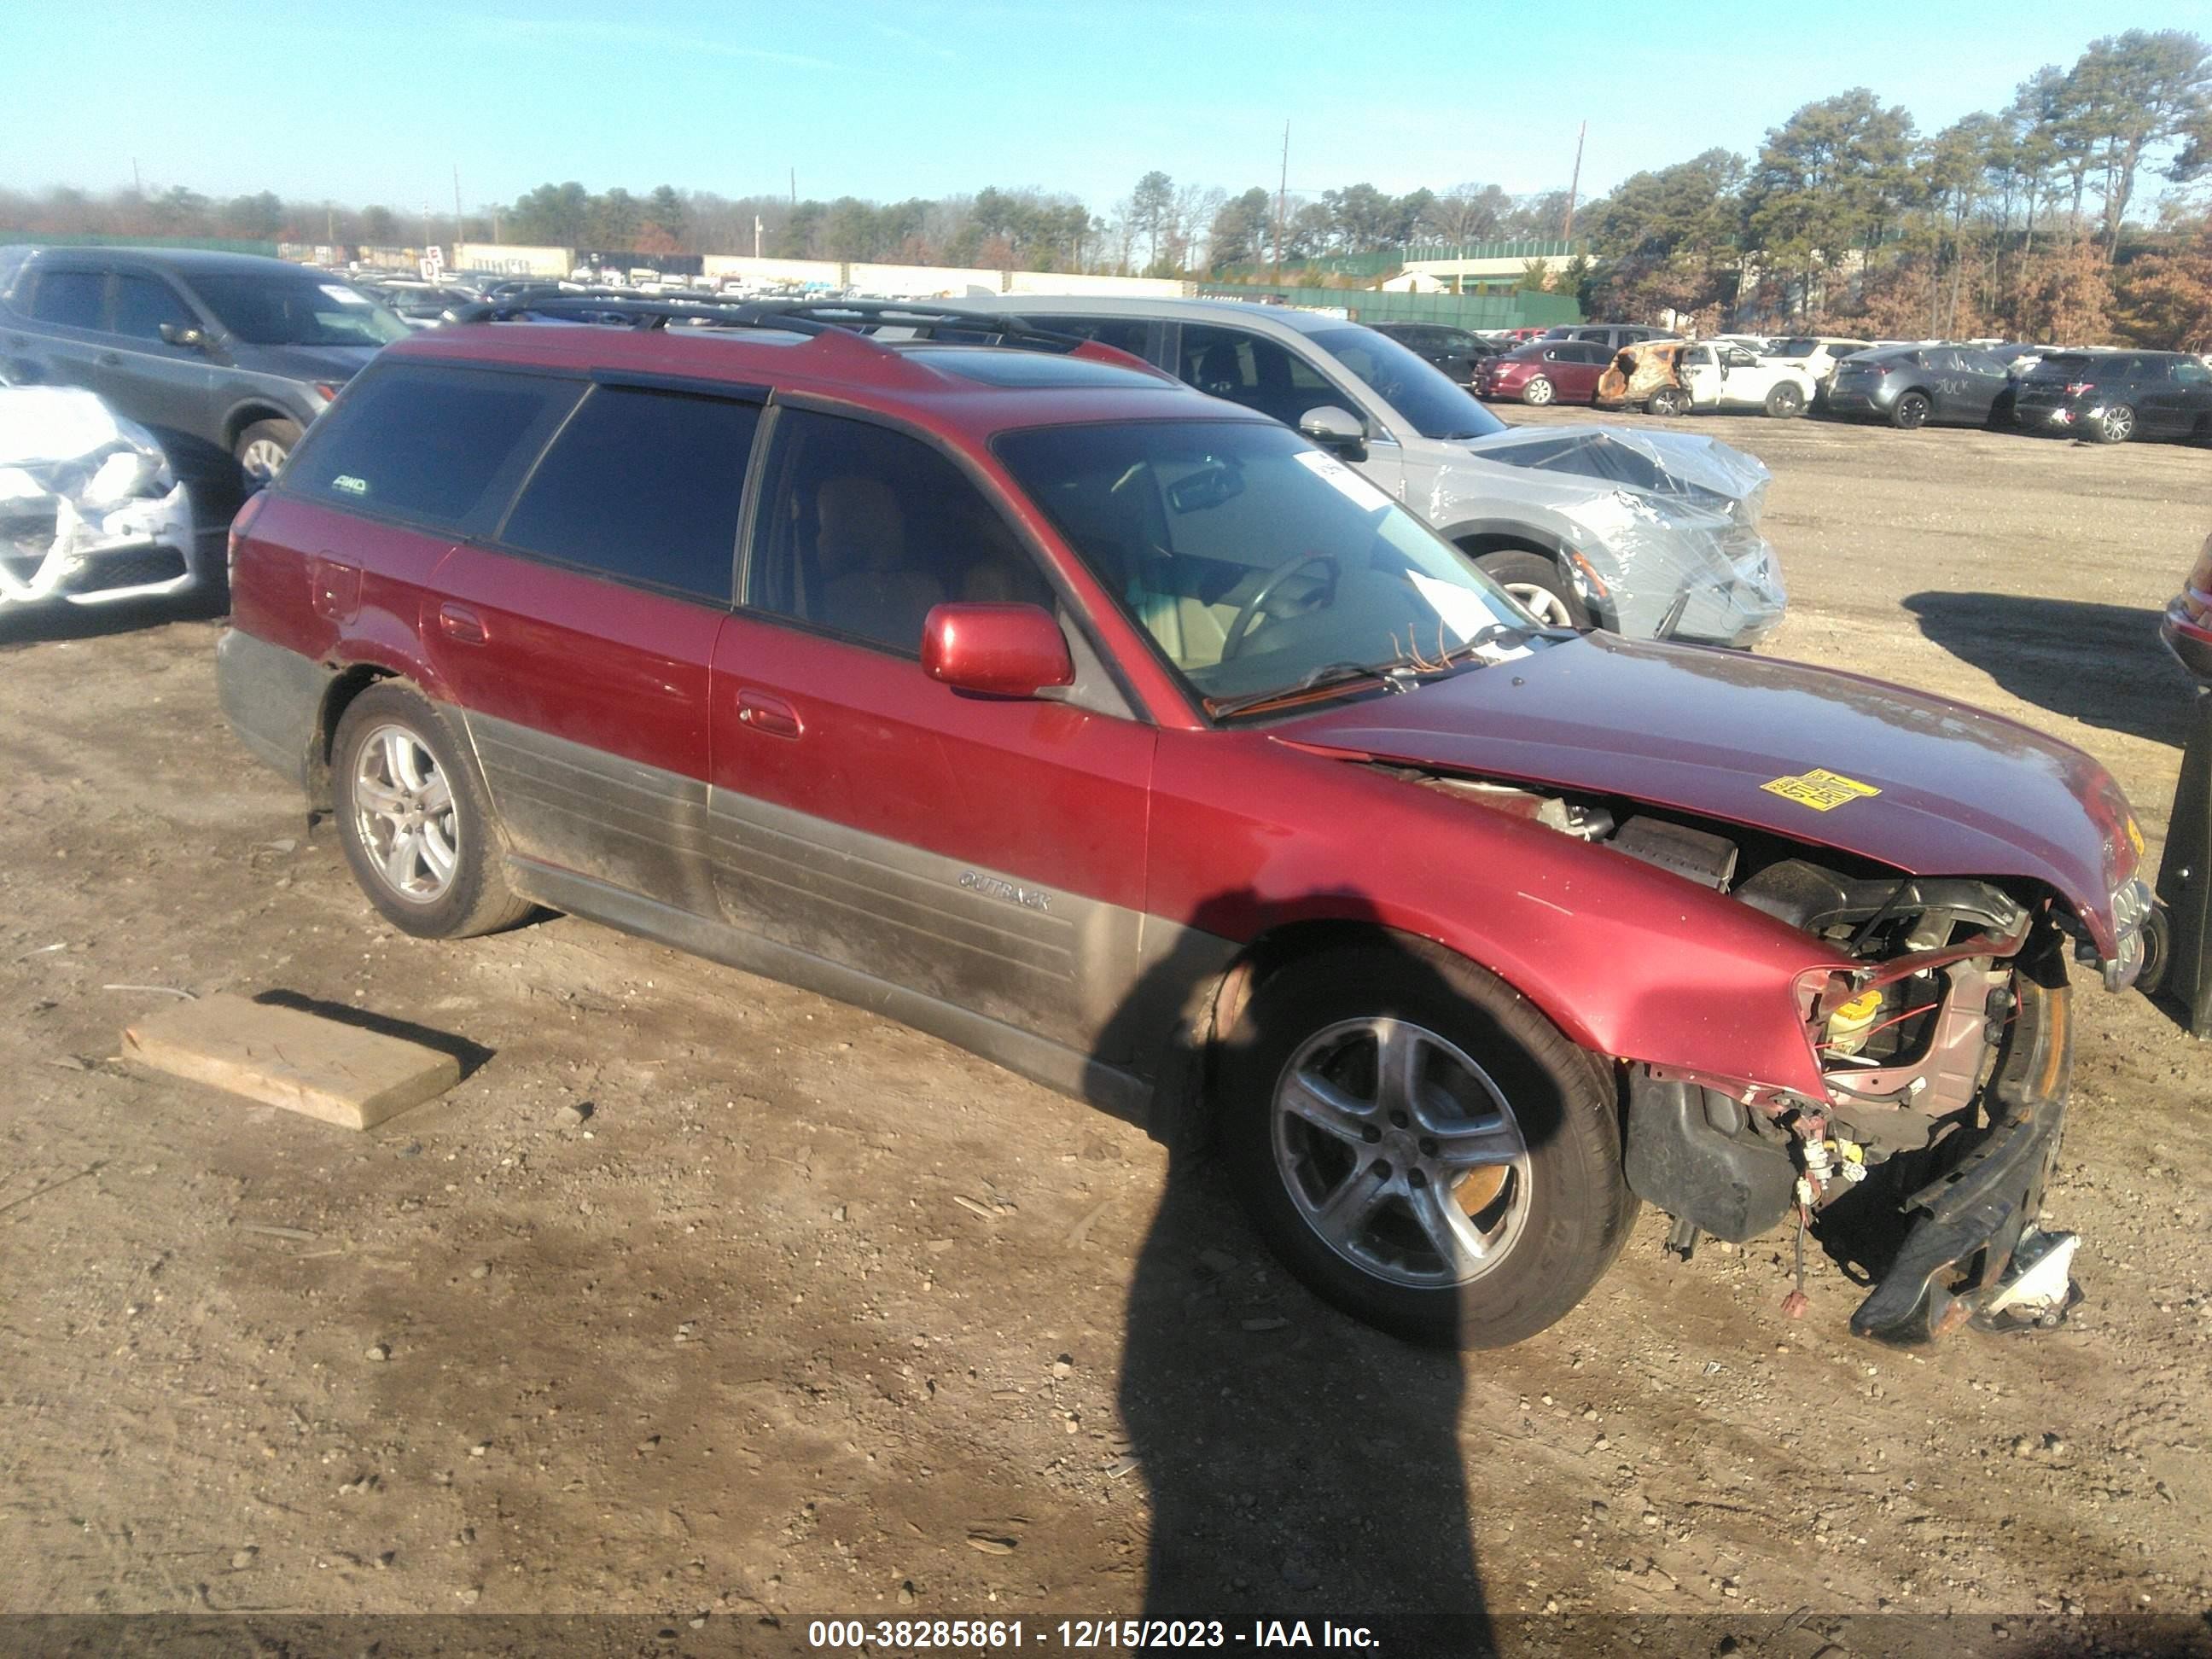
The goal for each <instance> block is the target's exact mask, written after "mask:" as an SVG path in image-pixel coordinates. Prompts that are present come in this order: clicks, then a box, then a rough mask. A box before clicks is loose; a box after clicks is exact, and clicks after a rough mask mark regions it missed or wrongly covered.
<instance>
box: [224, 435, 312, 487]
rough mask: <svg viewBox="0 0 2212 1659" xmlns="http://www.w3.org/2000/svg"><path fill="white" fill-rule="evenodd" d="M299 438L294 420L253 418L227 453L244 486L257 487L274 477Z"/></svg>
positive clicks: (281, 468) (280, 469)
mask: <svg viewBox="0 0 2212 1659" xmlns="http://www.w3.org/2000/svg"><path fill="white" fill-rule="evenodd" d="M299 441H300V423H299V422H297V421H256V422H254V423H253V424H252V426H249V427H247V428H246V430H245V431H243V432H241V433H240V434H239V435H238V444H237V447H235V448H234V449H233V450H232V451H231V453H232V454H233V455H234V456H235V457H236V458H237V460H238V470H239V471H240V472H241V473H242V474H244V475H245V478H246V488H247V489H260V488H261V487H262V485H264V484H265V483H268V482H269V481H270V479H272V478H274V477H276V474H277V473H278V472H279V471H282V470H283V465H284V462H285V460H286V459H288V458H289V456H290V455H291V453H292V451H293V450H294V449H295V447H297V446H298V444H299Z"/></svg>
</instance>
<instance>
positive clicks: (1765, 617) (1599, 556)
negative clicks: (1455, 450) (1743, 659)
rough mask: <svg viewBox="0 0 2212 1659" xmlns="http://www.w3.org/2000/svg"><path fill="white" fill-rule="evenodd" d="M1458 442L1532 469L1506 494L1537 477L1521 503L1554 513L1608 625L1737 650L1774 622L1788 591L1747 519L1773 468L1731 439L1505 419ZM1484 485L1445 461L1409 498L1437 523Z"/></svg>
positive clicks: (1753, 516)
mask: <svg viewBox="0 0 2212 1659" xmlns="http://www.w3.org/2000/svg"><path fill="white" fill-rule="evenodd" d="M1467 447H1468V449H1469V450H1470V451H1471V452H1472V453H1474V455H1475V456H1476V457H1477V458H1479V459H1482V460H1485V461H1490V462H1494V463H1497V464H1498V465H1507V466H1513V467H1517V468H1521V469H1523V470H1524V471H1525V472H1526V473H1528V474H1530V475H1534V476H1533V477H1528V478H1524V479H1522V480H1521V481H1519V482H1520V483H1521V484H1522V489H1516V492H1515V501H1516V505H1517V504H1522V495H1524V494H1525V493H1527V490H1528V488H1529V487H1531V486H1533V485H1534V483H1535V480H1536V479H1539V478H1541V479H1542V480H1543V481H1544V483H1546V484H1547V485H1548V486H1549V488H1548V489H1541V488H1540V489H1538V495H1539V498H1540V500H1539V501H1538V502H1530V503H1528V504H1529V505H1536V504H1541V505H1543V506H1545V507H1547V508H1548V510H1549V512H1550V513H1552V514H1553V517H1554V518H1555V520H1557V522H1556V525H1555V526H1554V528H1555V529H1556V531H1557V532H1558V534H1559V538H1560V540H1561V543H1562V544H1563V550H1564V552H1565V559H1566V566H1567V568H1568V570H1569V572H1570V574H1571V576H1572V577H1573V579H1574V580H1575V581H1576V583H1577V586H1579V587H1580V588H1581V589H1582V593H1583V599H1584V601H1585V603H1586V604H1588V605H1589V606H1590V608H1591V609H1592V611H1594V612H1595V613H1596V614H1599V615H1602V616H1604V617H1607V619H1608V620H1609V621H1610V623H1611V624H1612V626H1613V629H1615V630H1616V631H1617V632H1620V633H1622V634H1626V635H1630V636H1632V637H1638V638H1650V639H1680V640H1684V641H1692V642H1697V643H1701V644H1708V645H1728V646H1735V647H1743V648H1748V647H1751V646H1753V645H1756V644H1757V643H1758V642H1759V641H1760V640H1762V639H1764V638H1765V637H1766V635H1769V634H1771V633H1772V632H1773V631H1774V629H1776V628H1777V627H1778V626H1779V625H1780V623H1781V621H1782V616H1783V612H1784V609H1785V608H1786V607H1787V605H1788V604H1789V593H1788V591H1787V590H1786V588H1785V587H1784V584H1783V580H1782V569H1781V563H1780V561H1779V559H1778V557H1777V556H1776V554H1775V550H1774V548H1773V545H1772V544H1771V543H1770V542H1768V541H1767V539H1766V538H1765V537H1764V536H1763V535H1761V534H1760V533H1759V515H1760V513H1761V512H1762V510H1763V509H1764V507H1765V501H1766V490H1767V486H1768V484H1769V483H1771V481H1772V475H1771V474H1770V473H1769V472H1768V471H1767V470H1766V468H1765V465H1763V464H1762V463H1760V462H1759V461H1758V460H1757V459H1753V457H1751V456H1749V455H1747V454H1745V453H1743V452H1742V451H1741V450H1739V449H1735V448H1732V447H1729V445H1727V444H1724V443H1721V442H1719V441H1717V440H1715V439H1711V438H1707V437H1702V436H1699V435H1693V434H1690V433H1679V432H1642V431H1636V430H1632V429H1628V428H1619V427H1598V426H1592V427H1516V428H1509V429H1508V430H1506V431H1504V432H1501V433H1498V434H1496V435H1493V436H1491V437H1488V438H1482V439H1478V440H1475V441H1473V442H1471V443H1469V444H1468V446H1467ZM1492 488H1494V486H1491V485H1489V484H1487V483H1486V481H1485V480H1483V479H1481V478H1480V477H1478V476H1471V475H1467V474H1462V473H1461V472H1460V471H1458V470H1456V469H1455V468H1451V467H1446V468H1445V469H1443V471H1442V472H1441V473H1440V474H1439V476H1438V478H1437V483H1436V485H1435V488H1434V489H1433V490H1432V492H1431V497H1432V498H1431V500H1430V501H1427V502H1425V503H1420V504H1419V506H1420V507H1421V510H1422V512H1423V513H1424V514H1425V516H1426V517H1427V519H1428V520H1429V522H1430V523H1431V524H1433V525H1437V526H1445V527H1449V526H1455V525H1457V524H1460V523H1462V522H1465V521H1468V520H1473V519H1476V518H1478V517H1479V516H1480V513H1481V510H1482V506H1483V501H1484V496H1485V493H1486V491H1487V490H1489V489H1492ZM1446 533H1447V534H1448V535H1449V533H1450V532H1449V528H1447V531H1446Z"/></svg>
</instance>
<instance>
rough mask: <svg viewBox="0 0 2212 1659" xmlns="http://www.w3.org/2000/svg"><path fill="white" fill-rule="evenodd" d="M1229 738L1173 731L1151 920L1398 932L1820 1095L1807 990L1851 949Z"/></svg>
mask: <svg viewBox="0 0 2212 1659" xmlns="http://www.w3.org/2000/svg"><path fill="white" fill-rule="evenodd" d="M1226 735H1227V734H1223V733H1218V732H1217V733H1212V734H1210V735H1209V734H1204V733H1188V734H1186V733H1174V732H1163V733H1162V734H1161V742H1160V748H1159V761H1158V772H1157V773H1156V781H1157V790H1158V793H1157V795H1156V804H1155V808H1154V830H1153V836H1154V839H1153V846H1154V848H1155V857H1154V860H1153V878H1152V896H1150V897H1148V899H1147V908H1148V909H1151V910H1152V911H1153V912H1154V913H1155V914H1158V915H1164V916H1167V917H1169V918H1170V919H1171V920H1174V921H1178V922H1182V923H1183V924H1184V925H1187V926H1194V927H1201V928H1204V929H1205V930H1206V931H1207V932H1209V933H1215V934H1217V935H1219V936H1222V937H1225V938H1227V939H1231V940H1233V941H1236V942H1238V943H1247V942H1249V941H1250V940H1251V939H1256V938H1258V937H1259V936H1261V934H1262V933H1267V932H1268V931H1270V930H1271V929H1276V928H1279V927H1285V926H1286V925H1289V924H1291V923H1295V922H1300V921H1334V922H1357V923H1363V924H1368V925H1374V926H1381V927H1390V928H1395V929H1397V930H1398V931H1400V932H1402V933H1411V934H1414V935H1417V936H1419V937H1420V938H1423V939H1431V940H1433V941H1434V942H1436V943H1437V944H1438V945H1443V946H1444V947H1445V948H1447V949H1449V950H1451V951H1455V952H1457V953H1458V954H1459V955H1461V956H1463V957H1467V958H1468V960H1469V961H1471V962H1474V963H1479V964H1480V966H1482V967H1484V968H1486V969H1489V970H1490V971H1491V972H1492V973H1493V974H1495V975H1498V977H1499V978H1501V979H1503V980H1504V981H1506V983H1508V984H1509V985H1510V986H1512V987H1514V988H1515V989H1516V990H1517V991H1519V992H1520V993H1521V994H1522V995H1524V996H1526V997H1528V999H1529V1000H1530V1001H1532V1002H1534V1004H1535V1005H1536V1006H1538V1007H1539V1008H1541V1010H1542V1011H1543V1012H1545V1014H1546V1015H1547V1016H1548V1017H1549V1018H1551V1019H1552V1021H1553V1023H1554V1024H1557V1025H1558V1026H1559V1028H1560V1029H1561V1030H1564V1031H1565V1032H1566V1033H1567V1035H1568V1036H1571V1037H1572V1038H1573V1039H1574V1040H1575V1041H1576V1042H1578V1043H1580V1044H1582V1045H1583V1047H1585V1048H1590V1049H1592V1050H1594V1051H1595V1052H1597V1053H1599V1054H1605V1055H1608V1056H1610V1057H1613V1058H1614V1059H1619V1060H1641V1061H1644V1062H1647V1063H1649V1064H1651V1065H1654V1066H1663V1067H1668V1068H1670V1069H1675V1070H1680V1071H1682V1072H1688V1073H1696V1074H1698V1075H1699V1076H1701V1077H1705V1078H1711V1079H1729V1080H1735V1081H1741V1082H1743V1083H1746V1084H1756V1085H1760V1086H1763V1087H1767V1088H1774V1089H1785V1090H1789V1091H1793V1092H1796V1093H1800V1094H1808V1095H1811V1096H1813V1097H1815V1098H1818V1097H1820V1095H1821V1092H1822V1084H1821V1080H1820V1067H1819V1065H1818V1063H1817V1061H1816V1060H1815V1058H1814V1053H1813V1049H1812V1046H1811V1043H1810V1042H1809V1040H1808V1036H1807V1035H1806V1030H1805V1027H1804V1024H1803V1023H1802V1016H1801V1013H1800V1011H1799V1006H1798V998H1797V991H1796V987H1797V984H1798V981H1799V980H1800V979H1801V977H1802V976H1803V975H1807V974H1808V973H1814V972H1817V971H1820V970H1822V969H1844V968H1848V967H1850V965H1852V964H1851V962H1850V958H1849V957H1844V956H1843V955H1841V954H1840V953H1838V952H1837V951H1833V950H1831V949H1830V948H1828V947H1826V945H1822V944H1821V943H1820V941H1819V940H1817V939H1813V938H1812V937H1810V936H1809V935H1808V934H1806V933H1802V932H1800V931H1798V930H1797V929H1796V928H1793V927H1787V926H1785V925H1784V924H1783V923H1781V922H1779V921H1775V920H1773V919H1772V918H1771V917H1769V916H1766V915H1763V914H1761V913H1760V912H1758V911H1755V910H1753V909H1751V908H1749V907H1748V906H1746V905H1742V904H1739V903H1737V902H1735V901H1734V900H1732V899H1730V898H1728V897H1726V896H1723V895H1722V894H1719V893H1716V892H1713V891H1711V890H1707V889H1705V888H1702V887H1699V886H1698V885H1697V884H1694V883H1692V882H1690V881H1687V880H1686V879H1684V878H1680V877H1678V876H1674V875H1672V874H1669V873H1668V872H1664V871H1662V870H1659V869H1657V868H1656V867H1654V866H1650V865H1648V864H1644V863H1641V862H1639V861H1638V860H1634V859H1632V858H1630V857H1628V856H1627V855H1626V854H1621V853H1617V852H1614V851H1613V850H1612V849H1611V848H1606V847H1601V846H1594V845H1591V844H1589V843H1586V842H1582V841H1579V840H1577V839H1575V838H1574V837H1572V836H1566V835H1563V834H1561V833H1559V832H1558V831H1556V830H1553V829H1547V828H1544V827H1542V826H1540V825H1538V824H1536V823H1533V822H1530V821H1528V820H1526V819H1522V818H1518V817H1513V816H1510V814H1508V813H1507V812H1505V811H1500V810H1498V809H1495V808H1492V807H1489V806H1486V805H1480V804H1479V803H1477V802H1475V801H1473V800H1469V799H1466V798H1464V797H1462V796H1458V795H1455V794H1451V793H1447V792H1444V791H1441V790H1437V789H1432V788H1429V787H1425V786H1423V785H1421V784H1419V783H1418V782H1413V781H1407V779H1406V778H1405V777H1403V776H1402V775H1395V774H1394V773H1392V772H1390V771H1387V770H1385V769H1381V768H1377V767H1374V766H1369V765H1364V764H1361V763H1357V762H1349V761H1345V760H1340V759H1339V760H1330V759H1323V758H1322V757H1319V756H1317V755H1314V754H1310V753H1308V752H1304V751H1301V750H1296V749H1294V748H1292V747H1291V746H1290V745H1288V744H1278V743H1273V742H1272V741H1271V740H1269V739H1267V738H1265V737H1264V736H1262V735H1261V734H1259V733H1256V732H1255V733H1249V734H1241V735H1244V736H1247V737H1249V739H1250V740H1249V742H1244V743H1236V742H1231V741H1225V737H1226ZM1270 751H1272V752H1270ZM1231 801H1249V802H1255V803H1273V804H1275V808H1276V810H1274V811H1267V810H1263V809H1261V808H1259V807H1254V808H1249V809H1248V808H1239V807H1233V806H1225V805H1218V803H1222V802H1231Z"/></svg>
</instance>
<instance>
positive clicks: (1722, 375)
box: [1654, 342, 1816, 418]
mask: <svg viewBox="0 0 2212 1659" xmlns="http://www.w3.org/2000/svg"><path fill="white" fill-rule="evenodd" d="M1675 374H1676V376H1677V378H1679V379H1680V381H1681V382H1682V388H1683V390H1684V391H1686V392H1688V393H1689V394H1690V404H1689V406H1690V407H1691V408H1692V409H1693V410H1726V409H1763V410H1765V411H1766V412H1767V413H1768V414H1769V415H1774V416H1782V417H1784V418H1787V417H1788V416H1793V415H1802V414H1803V413H1804V412H1805V405H1806V404H1809V403H1811V402H1812V401H1813V392H1814V386H1815V384H1816V383H1815V382H1814V379H1813V376H1812V375H1811V374H1809V373H1808V372H1807V370H1806V369H1805V368H1803V367H1802V366H1801V365H1799V364H1797V363H1795V362H1790V361H1789V360H1788V359H1786V358H1781V357H1760V356H1754V355H1753V353H1751V352H1749V351H1747V350H1746V349H1744V348H1743V347H1741V346H1740V345H1729V344H1727V343H1721V342H1708V343H1702V344H1699V345H1693V346H1686V347H1684V348H1683V350H1682V355H1681V356H1680V357H1679V358H1678V359H1676V361H1675ZM1654 412H1656V413H1662V414H1663V413H1669V412H1672V413H1680V410H1679V409H1677V410H1657V409H1656V406H1655V411H1654Z"/></svg>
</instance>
